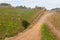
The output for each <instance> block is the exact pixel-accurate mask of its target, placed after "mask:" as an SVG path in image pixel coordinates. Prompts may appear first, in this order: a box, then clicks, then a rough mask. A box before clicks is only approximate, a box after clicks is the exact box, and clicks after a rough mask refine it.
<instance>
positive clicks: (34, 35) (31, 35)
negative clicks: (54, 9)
mask: <svg viewBox="0 0 60 40" xmlns="http://www.w3.org/2000/svg"><path fill="white" fill-rule="evenodd" d="M52 14H53V13H49V14H47V15H44V16H42V17H41V18H40V19H39V21H38V22H37V23H36V24H35V25H34V26H33V27H32V28H31V29H29V30H27V31H26V32H24V33H19V34H18V35H17V36H15V37H11V38H7V39H5V40H41V30H40V29H41V24H42V23H43V22H44V21H45V19H46V17H48V16H49V15H52Z"/></svg>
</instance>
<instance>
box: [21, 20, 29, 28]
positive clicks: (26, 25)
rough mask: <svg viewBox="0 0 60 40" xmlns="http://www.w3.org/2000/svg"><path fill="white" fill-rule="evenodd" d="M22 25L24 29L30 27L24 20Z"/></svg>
mask: <svg viewBox="0 0 60 40" xmlns="http://www.w3.org/2000/svg"><path fill="white" fill-rule="evenodd" d="M22 25H23V26H24V27H25V28H27V27H28V26H29V25H30V23H28V22H27V21H26V20H22Z"/></svg>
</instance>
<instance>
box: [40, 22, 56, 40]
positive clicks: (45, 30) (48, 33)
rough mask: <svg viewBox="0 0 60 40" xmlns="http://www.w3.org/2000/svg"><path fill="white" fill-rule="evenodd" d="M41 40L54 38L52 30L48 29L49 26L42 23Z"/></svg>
mask: <svg viewBox="0 0 60 40" xmlns="http://www.w3.org/2000/svg"><path fill="white" fill-rule="evenodd" d="M41 32H42V33H41V35H42V37H41V40H55V37H54V35H53V34H52V32H51V31H50V30H49V28H48V27H47V25H46V24H44V23H43V24H42V28H41Z"/></svg>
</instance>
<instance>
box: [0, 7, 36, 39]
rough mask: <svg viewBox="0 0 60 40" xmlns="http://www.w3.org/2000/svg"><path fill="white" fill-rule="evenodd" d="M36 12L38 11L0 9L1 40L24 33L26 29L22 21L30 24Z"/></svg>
mask: <svg viewBox="0 0 60 40" xmlns="http://www.w3.org/2000/svg"><path fill="white" fill-rule="evenodd" d="M36 12H37V10H29V9H23V10H22V9H16V8H0V40H3V39H4V38H5V37H12V36H15V35H16V34H17V33H19V32H22V31H23V30H24V29H25V28H24V26H22V23H21V21H22V20H26V21H27V22H30V20H32V17H34V16H35V14H36Z"/></svg>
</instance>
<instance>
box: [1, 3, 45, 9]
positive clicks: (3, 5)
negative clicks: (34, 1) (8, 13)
mask: <svg viewBox="0 0 60 40" xmlns="http://www.w3.org/2000/svg"><path fill="white" fill-rule="evenodd" d="M0 7H13V6H12V5H11V4H9V3H0ZM15 8H23V9H27V8H28V7H26V6H22V5H20V6H16V7H15ZM42 8H44V9H45V7H38V6H36V7H35V8H34V9H42ZM29 9H31V7H29Z"/></svg>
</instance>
